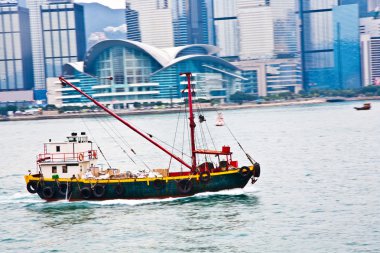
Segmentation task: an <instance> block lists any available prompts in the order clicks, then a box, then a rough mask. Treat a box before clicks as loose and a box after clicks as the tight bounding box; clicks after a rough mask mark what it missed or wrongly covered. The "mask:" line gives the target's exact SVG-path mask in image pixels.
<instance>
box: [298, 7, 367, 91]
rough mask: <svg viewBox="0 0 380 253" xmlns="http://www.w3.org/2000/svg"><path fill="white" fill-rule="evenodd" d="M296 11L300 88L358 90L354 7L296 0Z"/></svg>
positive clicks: (358, 55) (358, 52)
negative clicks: (297, 1)
mask: <svg viewBox="0 0 380 253" xmlns="http://www.w3.org/2000/svg"><path fill="white" fill-rule="evenodd" d="M299 8H300V12H299V13H300V19H301V50H302V66H303V79H304V80H303V83H304V88H305V89H309V88H311V87H316V88H356V87H359V86H360V84H361V82H360V75H361V70H360V47H359V45H360V44H359V43H360V41H359V10H358V5H357V4H352V5H342V6H338V1H337V0H331V1H309V0H300V1H299Z"/></svg>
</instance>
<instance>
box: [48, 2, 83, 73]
mask: <svg viewBox="0 0 380 253" xmlns="http://www.w3.org/2000/svg"><path fill="white" fill-rule="evenodd" d="M41 16H42V22H41V24H42V35H43V45H44V65H45V70H46V72H45V74H46V77H53V76H59V75H61V74H62V66H63V65H64V64H66V63H68V62H73V61H81V60H83V57H84V54H85V51H86V44H85V43H86V39H85V30H84V14H83V6H81V5H78V4H72V3H60V1H58V2H57V3H51V4H45V5H42V6H41Z"/></svg>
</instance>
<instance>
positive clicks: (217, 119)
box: [215, 112, 224, 126]
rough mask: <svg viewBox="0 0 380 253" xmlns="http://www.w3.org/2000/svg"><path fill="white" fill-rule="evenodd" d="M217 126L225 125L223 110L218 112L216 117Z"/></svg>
mask: <svg viewBox="0 0 380 253" xmlns="http://www.w3.org/2000/svg"><path fill="white" fill-rule="evenodd" d="M215 126H224V118H223V114H222V113H221V112H218V117H217V118H216V122H215Z"/></svg>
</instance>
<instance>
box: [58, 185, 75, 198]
mask: <svg viewBox="0 0 380 253" xmlns="http://www.w3.org/2000/svg"><path fill="white" fill-rule="evenodd" d="M71 190H72V189H71V184H70V183H60V184H59V185H58V193H59V194H61V195H63V196H66V192H67V194H70V193H71Z"/></svg>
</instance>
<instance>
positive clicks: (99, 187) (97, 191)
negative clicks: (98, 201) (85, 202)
mask: <svg viewBox="0 0 380 253" xmlns="http://www.w3.org/2000/svg"><path fill="white" fill-rule="evenodd" d="M92 193H93V194H94V196H95V197H97V198H101V197H103V196H104V194H105V193H106V186H105V185H103V184H96V185H95V186H94V189H93V192H92Z"/></svg>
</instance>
